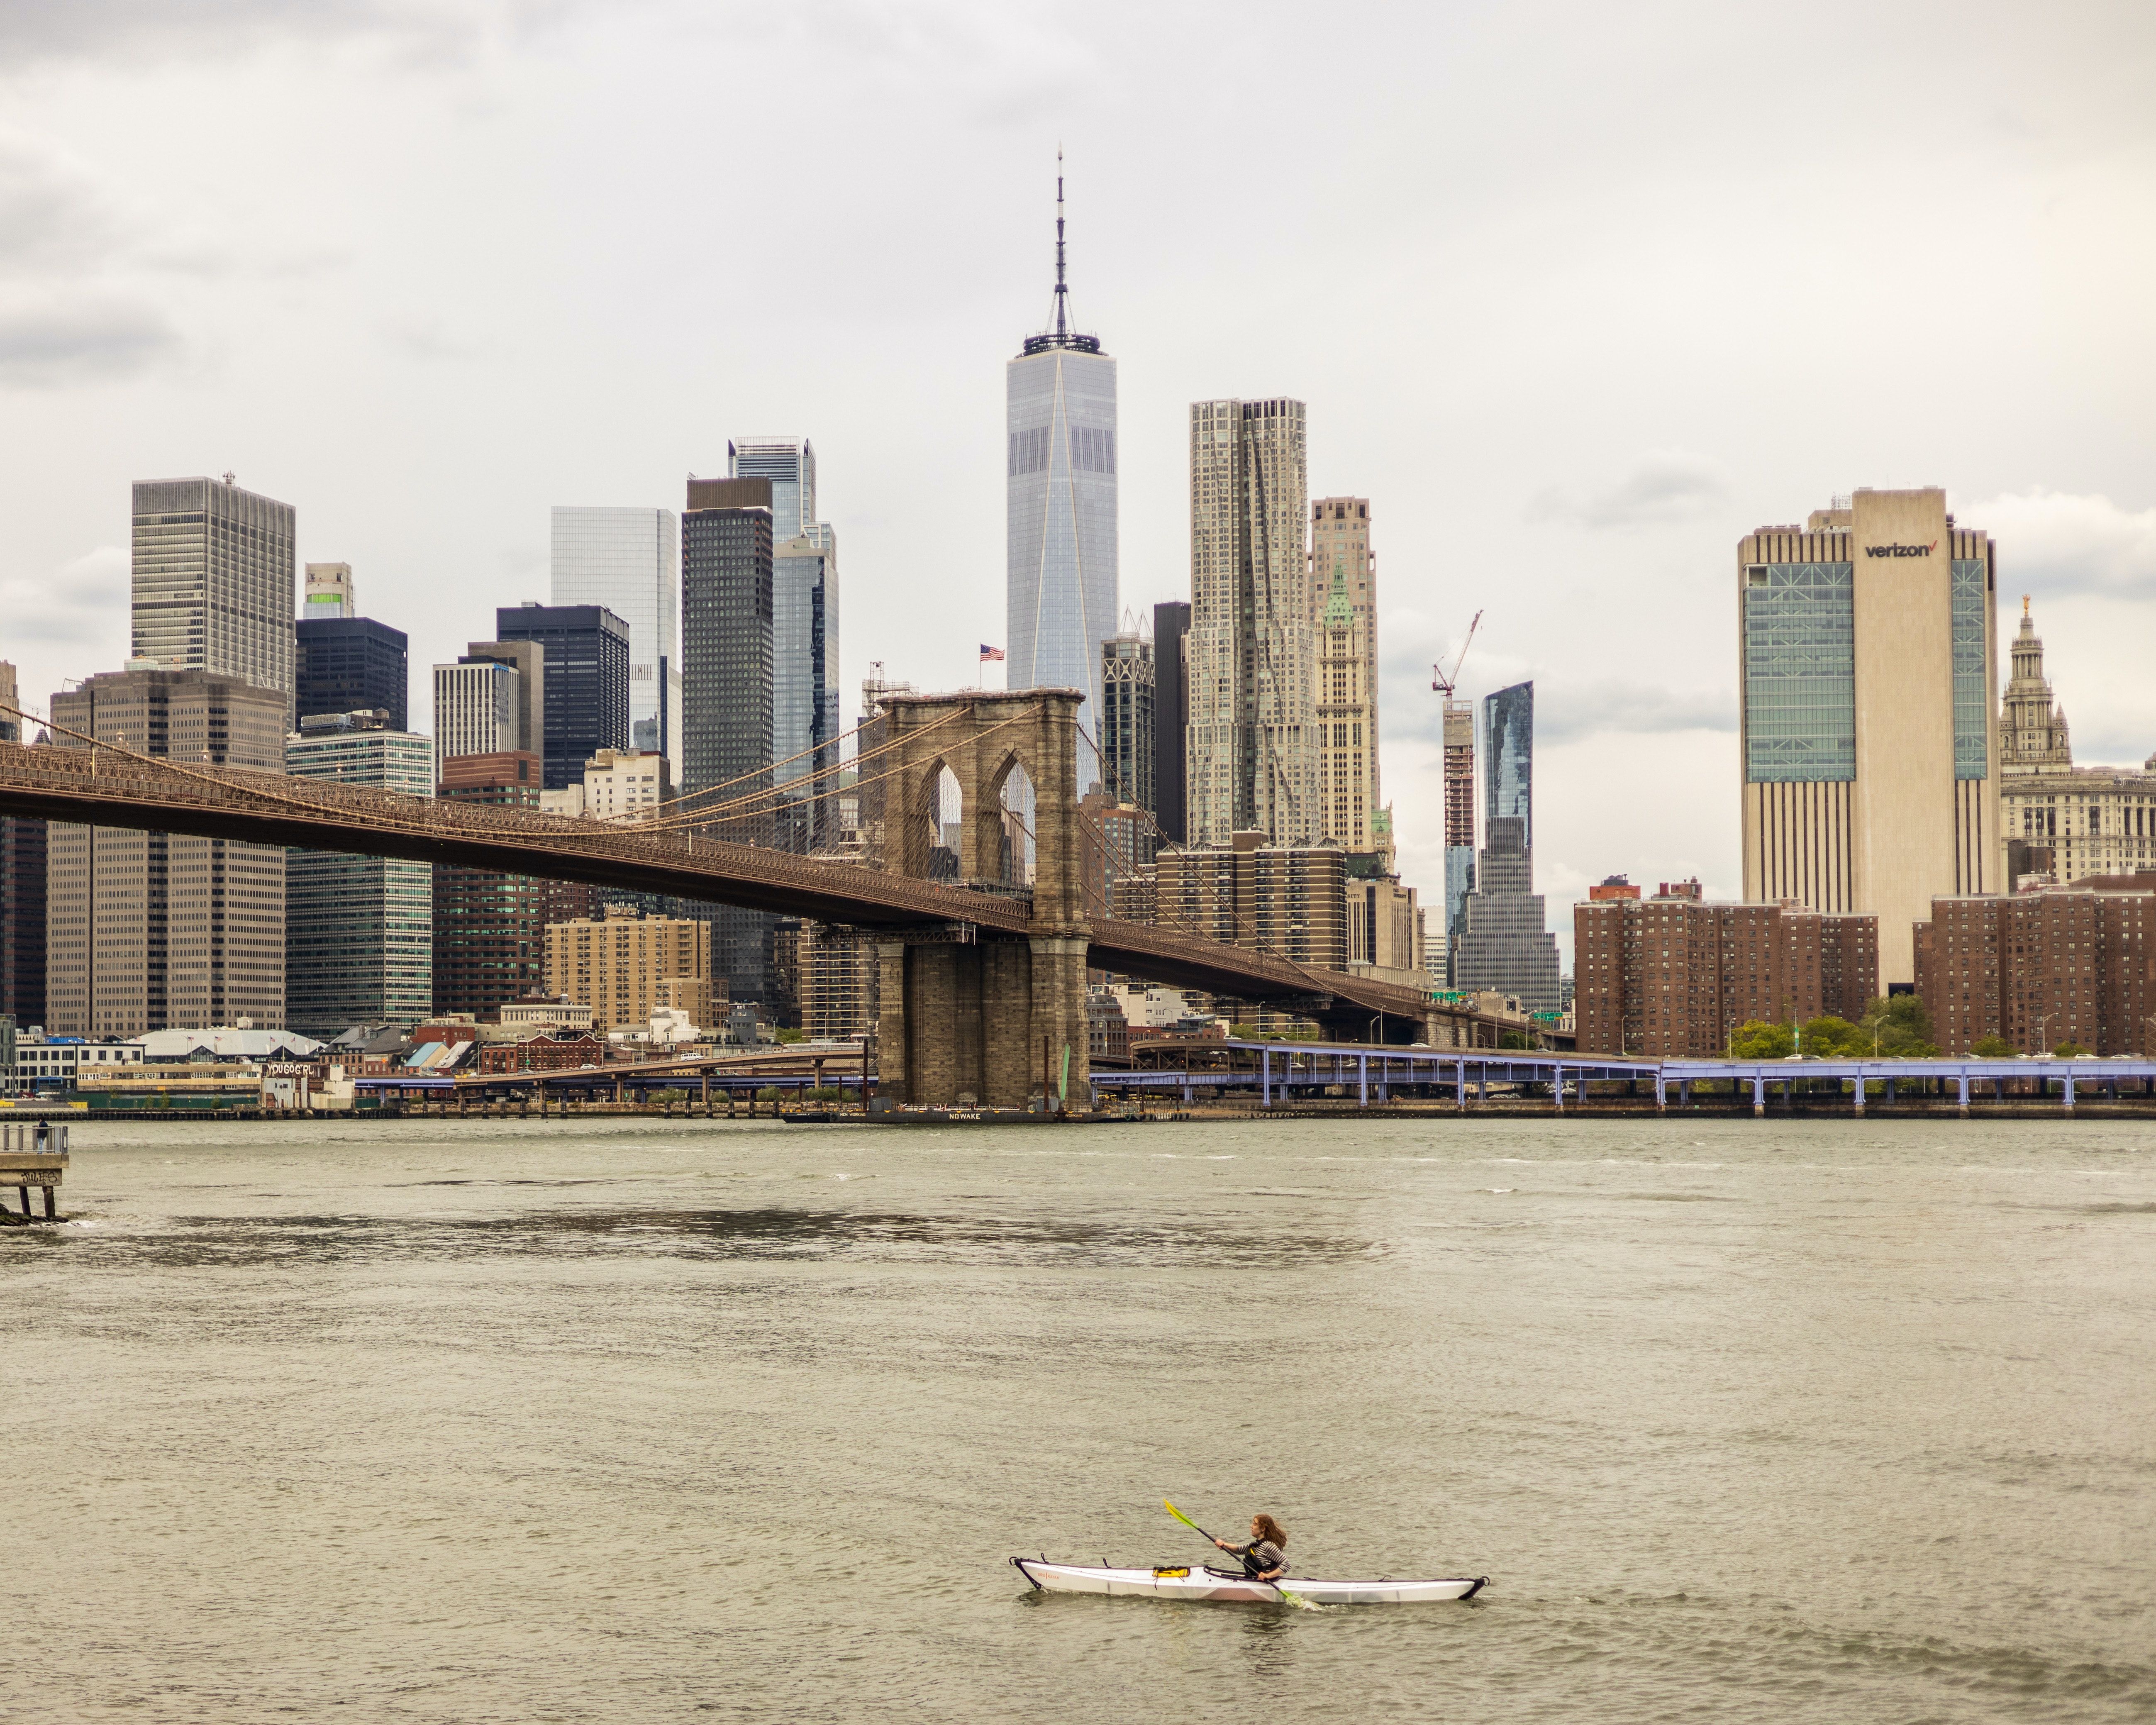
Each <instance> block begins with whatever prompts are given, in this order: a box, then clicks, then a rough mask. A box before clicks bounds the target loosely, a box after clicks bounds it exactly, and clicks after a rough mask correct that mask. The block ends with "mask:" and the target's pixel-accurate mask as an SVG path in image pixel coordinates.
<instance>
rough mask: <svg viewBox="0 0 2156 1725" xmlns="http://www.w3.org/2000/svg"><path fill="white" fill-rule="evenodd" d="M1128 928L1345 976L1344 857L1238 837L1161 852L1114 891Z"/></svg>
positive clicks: (1254, 836) (1329, 848)
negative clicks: (1195, 938) (1149, 928)
mask: <svg viewBox="0 0 2156 1725" xmlns="http://www.w3.org/2000/svg"><path fill="white" fill-rule="evenodd" d="M1114 902H1115V912H1116V915H1117V916H1127V917H1129V918H1131V919H1132V921H1134V922H1150V923H1152V924H1154V925H1155V926H1157V927H1162V928H1174V929H1179V930H1181V931H1183V932H1185V933H1188V934H1197V935H1203V936H1204V937H1206V938H1207V939H1209V940H1216V941H1221V942H1225V943H1226V944H1228V945H1229V946H1237V947H1254V948H1255V949H1257V950H1259V951H1262V952H1274V953H1277V954H1278V955H1279V956H1280V957H1283V958H1286V959H1289V960H1291V962H1293V963H1297V964H1309V965H1315V966H1320V967H1322V968H1326V969H1328V970H1342V969H1345V968H1347V961H1348V954H1349V951H1350V940H1349V934H1348V927H1347V922H1348V916H1347V852H1346V851H1344V850H1341V849H1340V847H1339V846H1338V845H1269V844H1267V843H1266V842H1265V834H1263V833H1259V832H1242V833H1238V834H1235V838H1234V839H1233V841H1232V842H1230V843H1229V844H1226V845H1205V846H1202V847H1200V846H1192V847H1190V848H1188V849H1186V850H1163V851H1162V852H1161V854H1160V855H1158V857H1156V858H1155V859H1154V860H1152V862H1151V863H1147V864H1141V865H1138V866H1137V868H1136V870H1134V871H1133V872H1132V875H1131V876H1130V877H1129V878H1128V879H1127V880H1120V881H1118V882H1116V886H1115V887H1114Z"/></svg>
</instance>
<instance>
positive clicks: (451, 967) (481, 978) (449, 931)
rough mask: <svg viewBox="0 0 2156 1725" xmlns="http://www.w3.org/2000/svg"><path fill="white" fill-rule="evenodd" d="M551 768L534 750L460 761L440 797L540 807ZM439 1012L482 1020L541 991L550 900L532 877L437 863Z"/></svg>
mask: <svg viewBox="0 0 2156 1725" xmlns="http://www.w3.org/2000/svg"><path fill="white" fill-rule="evenodd" d="M543 770H544V769H543V768H542V763H541V762H540V759H539V757H538V756H537V755H536V753H534V752H532V751H531V750H529V749H503V750H498V751H496V752H493V753H490V754H468V755H455V756H452V757H449V759H448V760H446V761H444V762H442V768H441V771H442V778H441V781H440V783H439V784H438V785H437V787H436V788H435V795H437V796H438V797H440V798H444V800H446V801H449V802H454V803H485V804H487V805H489V806H490V807H494V808H504V809H536V808H537V807H538V806H539V795H540V783H541V779H542V773H543ZM542 911H543V895H542V890H541V886H540V883H539V882H538V881H536V880H532V879H531V877H530V876H528V875H504V874H499V873H496V872H495V870H491V869H470V868H465V867H463V866H461V865H454V864H450V863H436V864H435V865H434V1011H435V1012H436V1013H437V1014H458V1013H463V1014H469V1015H470V1016H471V1017H473V1018H475V1019H476V1018H477V1017H479V1016H480V1014H483V1013H490V1012H492V1011H494V1010H495V1009H496V1008H498V1007H499V1006H500V1005H501V1004H502V1003H503V1002H504V1001H507V1000H521V999H528V998H530V997H531V995H534V994H536V993H538V992H539V983H540V978H541V974H542V971H543V969H544V968H545V959H546V952H545V946H544V942H543V940H542V935H541V930H542V927H543V926H544V925H543V922H542Z"/></svg>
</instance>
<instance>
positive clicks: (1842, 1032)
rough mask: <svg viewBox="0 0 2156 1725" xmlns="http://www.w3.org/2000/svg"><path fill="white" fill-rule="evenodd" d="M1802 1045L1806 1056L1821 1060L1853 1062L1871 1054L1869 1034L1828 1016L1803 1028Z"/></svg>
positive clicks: (1847, 1021)
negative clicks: (1815, 1056)
mask: <svg viewBox="0 0 2156 1725" xmlns="http://www.w3.org/2000/svg"><path fill="white" fill-rule="evenodd" d="M1803 1045H1804V1052H1805V1053H1806V1054H1808V1055H1818V1056H1819V1057H1820V1059H1821V1060H1855V1059H1856V1058H1857V1057H1858V1056H1860V1055H1868V1054H1870V1053H1871V1032H1870V1031H1868V1030H1860V1029H1857V1027H1856V1025H1854V1024H1851V1023H1850V1021H1849V1020H1848V1019H1838V1018H1835V1017H1833V1016H1832V1015H1828V1016H1825V1017H1821V1018H1816V1019H1813V1020H1812V1021H1811V1022H1810V1023H1809V1024H1806V1025H1805V1026H1804V1037H1803Z"/></svg>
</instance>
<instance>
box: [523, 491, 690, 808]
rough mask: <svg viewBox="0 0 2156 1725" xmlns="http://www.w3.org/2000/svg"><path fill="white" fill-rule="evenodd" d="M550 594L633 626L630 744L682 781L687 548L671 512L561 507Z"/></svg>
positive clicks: (554, 528) (564, 602) (558, 600)
mask: <svg viewBox="0 0 2156 1725" xmlns="http://www.w3.org/2000/svg"><path fill="white" fill-rule="evenodd" d="M549 597H550V598H552V600H553V602H554V603H556V604H557V605H603V606H604V607H605V608H607V609H608V610H609V611H611V612H613V614H614V615H615V616H617V617H619V618H620V619H622V620H623V622H624V623H626V624H628V625H629V747H631V748H634V749H641V750H644V752H647V753H657V754H662V755H664V756H665V757H666V760H667V764H668V766H669V767H670V768H671V770H672V773H673V778H674V782H675V783H676V784H679V783H680V782H681V647H680V634H681V548H680V527H679V525H678V524H677V523H676V521H675V518H674V511H672V510H670V509H617V508H604V507H599V508H591V507H583V506H567V507H561V506H557V508H556V509H555V510H554V511H553V515H552V579H551V584H550V588H549Z"/></svg>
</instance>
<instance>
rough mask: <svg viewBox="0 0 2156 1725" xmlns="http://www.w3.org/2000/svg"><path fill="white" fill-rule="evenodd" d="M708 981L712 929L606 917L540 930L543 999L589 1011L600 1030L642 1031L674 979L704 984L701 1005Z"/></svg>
mask: <svg viewBox="0 0 2156 1725" xmlns="http://www.w3.org/2000/svg"><path fill="white" fill-rule="evenodd" d="M673 978H693V979H694V980H695V981H696V982H698V983H701V984H703V985H704V988H705V990H706V993H705V997H704V998H705V999H706V1001H707V1002H708V1000H709V999H710V992H709V991H710V984H711V928H710V927H709V925H707V924H706V923H704V922H698V921H696V920H693V919H691V918H689V917H685V916H638V915H636V914H634V912H616V911H608V913H607V915H606V916H604V917H603V918H602V919H600V920H599V921H597V922H556V923H552V924H550V925H549V926H548V927H547V993H550V994H554V995H560V996H566V997H567V999H571V1000H573V1001H576V1002H577V1003H579V1004H582V1005H585V1006H588V1007H590V1008H591V1009H592V1022H593V1024H595V1025H596V1026H598V1028H599V1029H602V1030H613V1029H624V1028H626V1027H628V1026H630V1025H643V1024H649V1022H650V1020H651V1014H652V1013H653V1012H654V1010H656V1009H657V1008H658V1007H659V1006H660V1004H662V1000H661V985H662V984H663V983H666V982H668V981H670V980H671V979H673ZM672 998H675V997H674V996H672V995H669V996H668V999H672ZM707 1010H708V1007H707ZM699 1022H700V1023H701V1020H700V1021H699Z"/></svg>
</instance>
